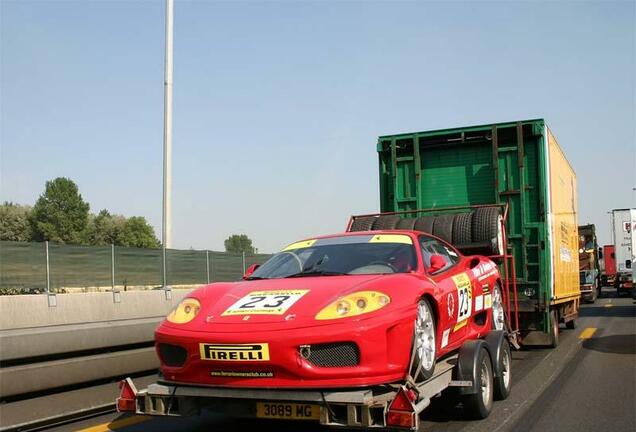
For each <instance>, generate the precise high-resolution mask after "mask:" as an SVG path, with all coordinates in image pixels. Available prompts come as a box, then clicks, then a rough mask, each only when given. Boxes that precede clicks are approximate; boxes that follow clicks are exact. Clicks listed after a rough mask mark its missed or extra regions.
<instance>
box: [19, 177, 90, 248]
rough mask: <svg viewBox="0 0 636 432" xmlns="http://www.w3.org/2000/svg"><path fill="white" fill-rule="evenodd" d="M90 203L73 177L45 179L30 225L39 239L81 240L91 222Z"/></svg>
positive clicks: (72, 241)
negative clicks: (89, 215) (89, 219)
mask: <svg viewBox="0 0 636 432" xmlns="http://www.w3.org/2000/svg"><path fill="white" fill-rule="evenodd" d="M88 210H89V205H88V203H87V202H85V201H84V199H83V198H82V195H80V193H79V190H78V188H77V185H76V184H75V183H74V182H73V181H72V180H70V179H68V178H65V177H58V178H56V179H54V180H50V181H47V182H46V187H45V190H44V193H43V194H42V195H40V198H38V200H37V202H36V203H35V206H33V211H32V212H31V219H30V220H31V227H32V229H33V234H34V238H35V239H36V240H38V241H42V240H51V241H55V242H59V243H76V244H77V243H80V242H81V240H82V237H83V235H84V233H85V229H86V225H87V224H88Z"/></svg>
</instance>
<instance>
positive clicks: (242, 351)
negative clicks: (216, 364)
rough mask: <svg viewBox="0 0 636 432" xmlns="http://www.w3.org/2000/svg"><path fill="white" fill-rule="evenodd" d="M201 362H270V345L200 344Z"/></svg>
mask: <svg viewBox="0 0 636 432" xmlns="http://www.w3.org/2000/svg"><path fill="white" fill-rule="evenodd" d="M199 353H200V354H201V360H211V361H237V362H246V361H251V362H263V361H269V345H268V344H266V343H253V344H209V343H201V344H199Z"/></svg>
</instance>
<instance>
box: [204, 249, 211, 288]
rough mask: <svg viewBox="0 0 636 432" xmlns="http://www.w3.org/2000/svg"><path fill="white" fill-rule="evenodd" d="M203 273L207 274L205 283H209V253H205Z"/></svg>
mask: <svg viewBox="0 0 636 432" xmlns="http://www.w3.org/2000/svg"><path fill="white" fill-rule="evenodd" d="M205 271H206V273H207V281H208V283H210V251H209V250H206V251H205Z"/></svg>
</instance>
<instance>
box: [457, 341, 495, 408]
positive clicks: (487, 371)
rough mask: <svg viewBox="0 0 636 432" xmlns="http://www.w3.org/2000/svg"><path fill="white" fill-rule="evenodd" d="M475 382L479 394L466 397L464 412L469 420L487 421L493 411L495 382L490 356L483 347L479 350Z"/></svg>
mask: <svg viewBox="0 0 636 432" xmlns="http://www.w3.org/2000/svg"><path fill="white" fill-rule="evenodd" d="M474 381H475V382H476V383H477V393H474V394H467V395H465V396H464V400H463V402H464V411H465V413H466V415H467V416H468V417H469V418H472V419H485V418H486V417H488V415H489V414H490V411H492V404H493V393H494V391H493V387H494V381H493V373H492V363H491V361H490V355H489V354H488V351H487V350H486V349H485V348H483V347H482V348H481V349H480V350H479V360H478V366H477V371H476V376H475V377H474Z"/></svg>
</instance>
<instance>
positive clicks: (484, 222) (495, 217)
mask: <svg viewBox="0 0 636 432" xmlns="http://www.w3.org/2000/svg"><path fill="white" fill-rule="evenodd" d="M500 220H501V215H500V214H499V208H497V207H483V208H478V209H476V210H475V211H474V212H473V224H472V231H473V241H474V242H476V243H482V242H489V244H490V245H491V247H490V251H489V252H490V253H493V254H495V255H499V254H501V253H503V244H502V243H503V238H502V233H501V229H500Z"/></svg>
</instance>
